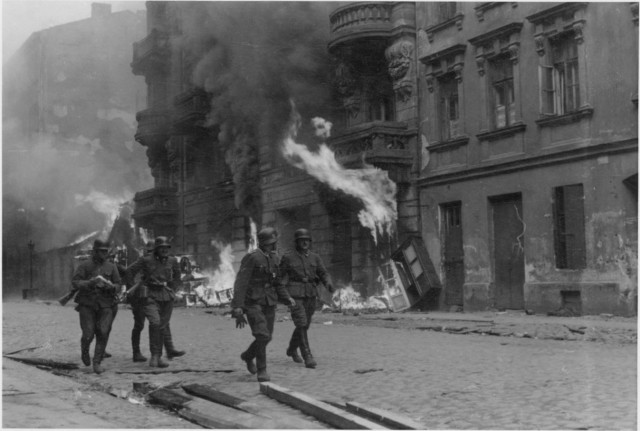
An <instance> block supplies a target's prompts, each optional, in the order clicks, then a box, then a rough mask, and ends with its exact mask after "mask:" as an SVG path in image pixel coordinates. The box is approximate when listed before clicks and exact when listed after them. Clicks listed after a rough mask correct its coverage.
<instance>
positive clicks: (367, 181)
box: [282, 108, 398, 243]
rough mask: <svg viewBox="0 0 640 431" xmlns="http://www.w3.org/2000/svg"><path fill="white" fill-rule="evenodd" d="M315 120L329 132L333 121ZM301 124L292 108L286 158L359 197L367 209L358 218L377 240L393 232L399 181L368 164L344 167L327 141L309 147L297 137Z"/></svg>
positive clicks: (320, 132) (316, 125)
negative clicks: (316, 149) (317, 145)
mask: <svg viewBox="0 0 640 431" xmlns="http://www.w3.org/2000/svg"><path fill="white" fill-rule="evenodd" d="M312 122H313V125H314V128H315V129H316V131H317V134H318V135H319V136H326V137H328V136H329V135H328V134H329V132H330V130H331V123H329V122H325V121H324V120H322V119H321V118H317V117H316V118H314V119H313V120H312ZM299 125H300V116H299V114H298V113H297V112H296V111H295V108H293V116H292V121H291V127H290V131H289V134H288V135H287V136H286V138H285V139H284V140H283V145H282V152H283V154H284V156H285V158H286V159H287V161H289V162H290V163H291V164H292V165H294V166H295V167H297V168H300V169H303V170H305V171H306V172H307V173H308V174H309V175H311V176H313V177H314V178H316V179H318V180H319V181H321V182H322V183H325V184H327V185H328V186H330V187H331V188H333V189H334V190H341V191H343V192H345V193H347V194H348V195H351V196H354V197H356V198H357V199H359V200H360V201H361V202H362V204H363V205H364V209H362V210H361V211H360V213H358V219H359V220H360V224H361V225H362V226H364V227H366V228H368V229H369V230H370V231H371V234H372V235H373V239H374V241H376V243H377V237H378V235H383V234H385V233H387V234H390V235H391V234H393V232H394V231H395V222H396V220H397V218H398V209H397V203H396V184H395V183H394V182H393V181H392V180H391V179H389V174H388V173H387V172H386V171H383V170H382V169H379V168H376V167H374V166H369V165H365V166H364V167H363V168H362V169H345V168H344V167H343V166H342V165H340V164H339V163H338V162H337V161H336V158H335V154H334V153H333V151H331V149H329V147H327V146H326V145H325V144H321V145H320V148H319V149H318V151H317V152H313V151H310V150H309V148H308V147H307V146H306V145H303V144H299V143H297V142H295V140H294V138H295V137H296V134H297V130H298V128H299Z"/></svg>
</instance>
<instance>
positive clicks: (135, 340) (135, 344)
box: [131, 330, 147, 362]
mask: <svg viewBox="0 0 640 431" xmlns="http://www.w3.org/2000/svg"><path fill="white" fill-rule="evenodd" d="M131 349H132V350H133V362H146V360H147V358H146V357H145V356H144V355H143V354H142V352H141V351H140V331H135V330H134V331H131Z"/></svg>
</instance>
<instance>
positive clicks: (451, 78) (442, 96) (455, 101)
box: [438, 73, 460, 141]
mask: <svg viewBox="0 0 640 431" xmlns="http://www.w3.org/2000/svg"><path fill="white" fill-rule="evenodd" d="M438 84H439V85H438V87H439V101H438V111H439V115H440V139H441V140H442V141H446V140H449V139H451V138H453V137H454V136H457V135H459V127H458V126H459V123H460V106H459V98H458V80H457V79H456V77H455V75H454V74H452V73H451V74H446V75H443V76H442V77H441V78H439V79H438Z"/></svg>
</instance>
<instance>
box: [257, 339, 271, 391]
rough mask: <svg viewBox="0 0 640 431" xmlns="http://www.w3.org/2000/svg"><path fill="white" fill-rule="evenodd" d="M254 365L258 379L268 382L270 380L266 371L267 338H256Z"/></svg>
mask: <svg viewBox="0 0 640 431" xmlns="http://www.w3.org/2000/svg"><path fill="white" fill-rule="evenodd" d="M255 342H256V366H257V368H258V381H259V382H268V381H270V380H271V377H270V376H269V373H267V343H269V342H268V341H267V340H260V339H256V341H255Z"/></svg>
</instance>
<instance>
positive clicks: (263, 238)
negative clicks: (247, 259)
mask: <svg viewBox="0 0 640 431" xmlns="http://www.w3.org/2000/svg"><path fill="white" fill-rule="evenodd" d="M277 241H278V234H277V232H276V230H275V229H274V228H272V227H265V228H263V229H260V232H258V245H269V244H275V243H276V242H277Z"/></svg>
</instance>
